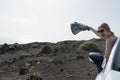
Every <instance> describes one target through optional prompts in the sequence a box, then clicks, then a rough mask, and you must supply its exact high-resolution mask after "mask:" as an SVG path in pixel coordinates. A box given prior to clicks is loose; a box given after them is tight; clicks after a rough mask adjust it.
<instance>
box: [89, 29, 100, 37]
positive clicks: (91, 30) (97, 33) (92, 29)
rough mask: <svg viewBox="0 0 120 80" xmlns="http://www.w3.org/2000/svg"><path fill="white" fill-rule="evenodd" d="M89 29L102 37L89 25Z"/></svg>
mask: <svg viewBox="0 0 120 80" xmlns="http://www.w3.org/2000/svg"><path fill="white" fill-rule="evenodd" d="M89 29H90V30H91V31H92V32H94V33H95V34H96V35H97V36H99V37H101V36H100V35H99V34H98V33H97V31H96V30H95V29H94V28H92V27H89Z"/></svg>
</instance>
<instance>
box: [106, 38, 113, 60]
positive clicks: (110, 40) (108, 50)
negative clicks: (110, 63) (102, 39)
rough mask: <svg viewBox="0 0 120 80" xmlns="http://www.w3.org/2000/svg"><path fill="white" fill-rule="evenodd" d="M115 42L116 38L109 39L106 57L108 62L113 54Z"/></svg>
mask: <svg viewBox="0 0 120 80" xmlns="http://www.w3.org/2000/svg"><path fill="white" fill-rule="evenodd" d="M114 42H115V38H114V37H110V38H109V39H107V40H106V44H105V54H104V57H105V58H106V59H107V60H108V58H109V55H110V53H111V50H112V47H113V44H114Z"/></svg>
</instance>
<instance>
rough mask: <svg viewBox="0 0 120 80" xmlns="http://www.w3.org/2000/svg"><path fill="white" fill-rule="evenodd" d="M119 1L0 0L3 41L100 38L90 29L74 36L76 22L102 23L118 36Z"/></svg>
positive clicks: (1, 42)
mask: <svg viewBox="0 0 120 80" xmlns="http://www.w3.org/2000/svg"><path fill="white" fill-rule="evenodd" d="M119 7H120V0H0V44H3V43H16V42H17V43H29V42H37V41H38V42H58V41H64V40H83V39H84V40H86V39H91V38H98V37H97V36H96V35H95V34H93V33H92V32H91V31H90V32H89V31H85V32H80V33H79V34H77V35H75V36H74V35H73V34H72V33H71V30H70V24H71V23H73V22H75V21H77V22H80V23H83V24H86V25H89V26H92V27H94V28H95V29H97V26H98V25H99V24H101V23H102V22H106V23H108V24H109V26H110V28H111V30H112V31H113V32H114V33H115V34H116V35H119V33H120V31H119V30H120V29H119V26H120V24H119V21H120V10H119Z"/></svg>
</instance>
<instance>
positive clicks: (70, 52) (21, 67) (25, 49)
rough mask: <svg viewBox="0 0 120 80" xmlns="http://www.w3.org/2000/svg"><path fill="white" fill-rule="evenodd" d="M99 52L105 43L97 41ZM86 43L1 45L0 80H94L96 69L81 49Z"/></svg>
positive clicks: (85, 52)
mask: <svg viewBox="0 0 120 80" xmlns="http://www.w3.org/2000/svg"><path fill="white" fill-rule="evenodd" d="M94 41H95V42H96V43H97V44H98V46H99V47H98V48H99V50H100V51H101V52H102V51H103V50H104V41H102V40H99V39H94ZM83 42H85V41H61V42H58V43H48V42H42V43H41V42H33V43H28V44H18V43H15V44H3V45H0V80H32V79H27V78H28V77H30V76H31V75H33V76H36V77H39V79H35V80H94V79H95V76H96V74H97V69H96V66H95V65H94V64H93V63H91V62H90V61H89V59H88V53H89V51H82V50H80V49H79V46H80V45H81V44H82V43H83Z"/></svg>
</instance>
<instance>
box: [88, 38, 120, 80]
mask: <svg viewBox="0 0 120 80" xmlns="http://www.w3.org/2000/svg"><path fill="white" fill-rule="evenodd" d="M89 59H90V61H92V62H94V63H95V64H96V66H97V69H98V74H97V77H96V79H95V80H120V37H118V38H117V40H116V42H115V44H114V46H113V48H112V51H111V54H110V57H109V59H108V62H107V63H106V60H105V59H103V56H102V55H101V54H100V53H96V52H91V53H89Z"/></svg>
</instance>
